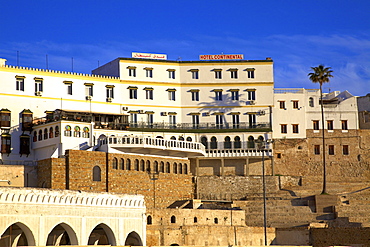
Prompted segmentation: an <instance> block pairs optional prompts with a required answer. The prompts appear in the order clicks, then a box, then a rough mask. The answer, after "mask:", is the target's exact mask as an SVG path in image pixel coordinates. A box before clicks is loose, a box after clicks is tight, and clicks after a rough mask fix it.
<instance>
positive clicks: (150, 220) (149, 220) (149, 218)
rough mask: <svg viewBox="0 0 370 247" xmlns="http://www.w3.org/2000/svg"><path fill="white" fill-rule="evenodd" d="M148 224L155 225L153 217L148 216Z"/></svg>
mask: <svg viewBox="0 0 370 247" xmlns="http://www.w3.org/2000/svg"><path fill="white" fill-rule="evenodd" d="M146 223H147V224H148V225H151V224H152V223H153V219H152V216H150V215H148V217H147V220H146Z"/></svg>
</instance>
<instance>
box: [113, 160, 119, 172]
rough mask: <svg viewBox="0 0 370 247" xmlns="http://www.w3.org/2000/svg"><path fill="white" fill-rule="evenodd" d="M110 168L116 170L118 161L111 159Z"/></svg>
mask: <svg viewBox="0 0 370 247" xmlns="http://www.w3.org/2000/svg"><path fill="white" fill-rule="evenodd" d="M112 168H113V169H115V170H117V169H118V160H117V158H113V161H112Z"/></svg>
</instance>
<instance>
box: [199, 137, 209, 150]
mask: <svg viewBox="0 0 370 247" xmlns="http://www.w3.org/2000/svg"><path fill="white" fill-rule="evenodd" d="M200 142H201V143H202V144H203V145H204V147H205V148H206V149H208V141H207V137H205V136H202V137H201V138H200Z"/></svg>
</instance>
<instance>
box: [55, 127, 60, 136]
mask: <svg viewBox="0 0 370 247" xmlns="http://www.w3.org/2000/svg"><path fill="white" fill-rule="evenodd" d="M58 136H59V126H55V137H58Z"/></svg>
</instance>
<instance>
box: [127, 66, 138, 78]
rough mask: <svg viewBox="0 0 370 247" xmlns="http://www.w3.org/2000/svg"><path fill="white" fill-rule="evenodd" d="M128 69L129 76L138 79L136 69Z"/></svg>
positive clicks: (132, 67)
mask: <svg viewBox="0 0 370 247" xmlns="http://www.w3.org/2000/svg"><path fill="white" fill-rule="evenodd" d="M127 69H128V76H131V77H136V67H134V66H129V67H127Z"/></svg>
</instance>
